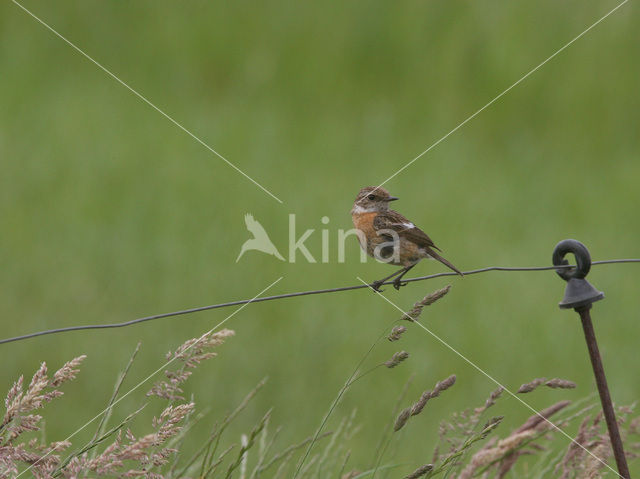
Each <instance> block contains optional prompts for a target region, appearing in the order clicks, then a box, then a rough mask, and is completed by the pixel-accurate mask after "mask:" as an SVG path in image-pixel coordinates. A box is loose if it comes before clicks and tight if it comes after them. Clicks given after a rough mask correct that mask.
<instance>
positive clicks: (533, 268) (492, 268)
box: [0, 258, 640, 344]
mask: <svg viewBox="0 0 640 479" xmlns="http://www.w3.org/2000/svg"><path fill="white" fill-rule="evenodd" d="M615 263H640V259H635V258H634V259H610V260H604V261H594V262H592V263H591V264H592V265H599V264H615ZM573 267H574V266H573V265H564V266H531V267H507V266H489V267H486V268H480V269H473V270H470V271H464V275H465V276H470V275H472V274H479V273H486V272H489V271H549V270H559V269H570V268H573ZM443 276H458V273H454V272H446V273H436V274H430V275H428V276H418V277H416V278H408V279H405V280H403V281H404V282H406V283H413V282H415V281H425V280H428V279H434V278H440V277H443ZM383 284H393V281H391V280H390V281H387V282H385V283H383ZM365 288H369V286H368V285H365V284H358V285H355V286H343V287H341V288H327V289H316V290H311V291H299V292H296V293H285V294H277V295H274V296H264V297H261V298H255V299H242V300H238V301H229V302H226V303H219V304H212V305H209V306H200V307H198V308H190V309H183V310H180V311H174V312H171V313H162V314H155V315H153V316H145V317H143V318H137V319H132V320H130V321H124V322H122V323H111V324H87V325H82V326H68V327H66V328H55V329H47V330H44V331H38V332H36V333H29V334H24V335H22V336H15V337H13V338H6V339H1V340H0V344H6V343H12V342H15V341H22V340H25V339H29V338H35V337H37V336H45V335H48V334H57V333H66V332H69V331H81V330H85V329H110V328H124V327H126V326H132V325H134V324H138V323H144V322H146V321H154V320H156V319H162V318H169V317H173V316H182V315H185V314H191V313H198V312H200V311H208V310H211V309H219V308H228V307H230V306H239V305H242V304H247V303H260V302H263V301H273V300H276V299H285V298H295V297H298V296H310V295H313V294H324V293H337V292H340V291H352V290H356V289H365Z"/></svg>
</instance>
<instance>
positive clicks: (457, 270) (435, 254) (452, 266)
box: [429, 249, 464, 276]
mask: <svg viewBox="0 0 640 479" xmlns="http://www.w3.org/2000/svg"><path fill="white" fill-rule="evenodd" d="M429 256H431V257H432V258H433V259H436V260H438V261H440V262H441V263H442V264H443V265H445V266H447V267H449V268H451V269H452V270H453V271H455V272H456V273H458V274H459V275H460V276H464V274H463V273H462V271H460V270H459V269H458V268H456V267H455V266H454V265H452V264H451V263H450V262H449V261H447V260H446V259H444V258H443V257H442V256H440V255H439V254H438V253H436V252H435V251H433V250H432V249H430V251H429Z"/></svg>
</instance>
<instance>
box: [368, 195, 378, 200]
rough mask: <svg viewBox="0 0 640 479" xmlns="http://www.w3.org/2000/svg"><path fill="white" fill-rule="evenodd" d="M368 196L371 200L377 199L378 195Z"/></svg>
mask: <svg viewBox="0 0 640 479" xmlns="http://www.w3.org/2000/svg"><path fill="white" fill-rule="evenodd" d="M367 198H369V199H370V200H375V199H376V195H369V196H367Z"/></svg>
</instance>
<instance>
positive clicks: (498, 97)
mask: <svg viewBox="0 0 640 479" xmlns="http://www.w3.org/2000/svg"><path fill="white" fill-rule="evenodd" d="M628 1H629V0H624V1H623V2H622V3H620V4H619V5H618V6H617V7H615V8H614V9H612V10H610V11H609V12H608V13H607V14H606V15H604V16H603V17H601V18H600V19H599V20H598V21H596V22H595V23H593V24H592V25H591V26H590V27H589V28H587V29H586V30H584V31H583V32H582V33H581V34H580V35H578V36H576V37H575V38H573V40H571V41H570V42H568V43H566V44H565V45H564V46H563V47H562V48H560V49H559V50H557V51H556V52H555V53H554V54H553V55H551V56H550V57H548V58H547V59H546V60H544V61H543V62H542V63H540V64H539V65H538V66H536V67H535V68H533V69H532V70H530V71H529V72H528V73H526V74H525V75H524V76H523V77H522V78H520V79H519V80H518V81H517V82H515V83H514V84H512V85H511V86H510V87H509V88H507V89H506V90H504V91H503V92H502V93H500V94H499V95H498V96H496V97H495V98H494V99H493V100H491V101H490V102H489V103H487V104H486V105H484V106H483V107H482V108H480V109H479V110H478V111H476V112H475V113H474V114H473V115H471V116H470V117H468V118H467V119H466V120H464V121H463V122H462V123H460V124H459V125H458V126H456V127H455V128H454V129H453V130H451V131H450V132H449V133H447V134H446V135H444V136H443V137H442V138H440V139H439V140H438V141H436V142H435V143H433V144H432V145H431V146H430V147H429V148H427V149H426V150H424V151H423V152H422V153H420V154H419V155H418V156H416V157H415V158H414V159H413V160H411V161H410V162H409V163H407V164H406V165H404V166H403V167H402V168H400V169H399V170H398V171H396V172H395V173H394V174H393V175H391V176H390V177H389V178H387V179H386V180H384V181H383V182H382V183H380V184H379V185H378V186H376V189H378V188H380V187H381V186H382V185H384V184H385V183H387V182H388V181H389V180H391V179H392V178H394V177H395V176H397V175H398V174H400V173H401V172H402V171H404V170H405V169H406V168H408V167H409V166H411V165H412V164H413V163H415V162H416V161H417V160H419V159H420V158H422V157H423V156H424V155H426V154H427V153H428V152H429V151H431V150H432V149H433V148H435V147H436V146H438V145H439V144H440V143H442V142H443V141H444V140H446V139H447V138H449V136H451V135H452V134H453V133H455V132H456V131H458V130H459V129H460V128H462V127H463V126H464V125H466V124H467V123H468V122H469V121H471V120H473V119H474V118H475V117H476V116H478V115H479V114H480V113H482V112H483V111H484V110H485V109H486V108H488V107H489V106H491V105H493V104H494V103H495V102H496V101H498V100H499V99H500V98H502V97H503V96H504V95H506V94H507V93H509V91H511V90H512V89H513V88H515V87H516V86H518V85H519V84H520V83H522V82H523V81H524V80H525V79H527V78H528V77H529V76H530V75H532V74H533V73H535V72H536V71H537V70H539V69H540V68H541V67H543V66H544V65H545V64H546V63H547V62H549V61H550V60H551V59H553V58H554V57H555V56H556V55H558V54H559V53H561V52H562V51H564V50H566V49H567V48H569V47H570V46H571V45H572V44H573V43H574V42H575V41H576V40H578V39H580V38H581V37H583V36H584V35H586V34H587V33H588V32H589V31H590V30H591V29H592V28H594V27H595V26H596V25H598V24H599V23H601V22H602V21H603V20H604V19H606V18H607V17H608V16H609V15H611V14H612V13H614V12H615V11H616V10H618V9H619V8H620V7H622V6H623V5H624V4H625V3H627V2H628Z"/></svg>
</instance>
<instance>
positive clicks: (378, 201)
mask: <svg viewBox="0 0 640 479" xmlns="http://www.w3.org/2000/svg"><path fill="white" fill-rule="evenodd" d="M397 199H398V198H396V197H395V196H391V195H390V194H389V192H388V191H387V190H385V189H384V188H383V187H381V186H377V187H376V186H366V187H364V188H362V189H361V190H360V192H359V193H358V196H356V201H355V202H354V203H353V210H352V212H353V213H368V212H373V211H387V210H388V209H389V202H390V201H395V200H397Z"/></svg>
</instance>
